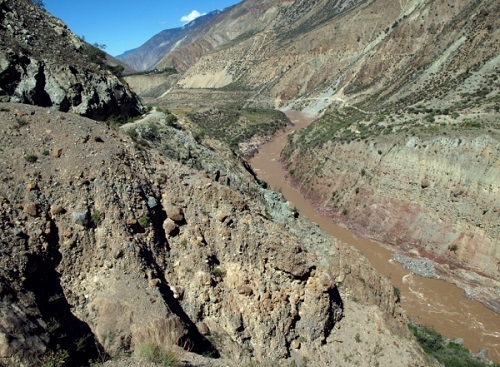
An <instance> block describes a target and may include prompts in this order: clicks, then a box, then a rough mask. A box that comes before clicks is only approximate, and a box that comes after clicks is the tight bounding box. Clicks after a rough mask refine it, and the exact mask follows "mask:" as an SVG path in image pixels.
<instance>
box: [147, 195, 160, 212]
mask: <svg viewBox="0 0 500 367" xmlns="http://www.w3.org/2000/svg"><path fill="white" fill-rule="evenodd" d="M157 206H158V201H157V200H156V199H155V198H154V197H152V196H150V197H148V207H149V208H150V209H153V208H156V207H157Z"/></svg>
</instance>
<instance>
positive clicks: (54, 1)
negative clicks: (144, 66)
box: [44, 0, 241, 56]
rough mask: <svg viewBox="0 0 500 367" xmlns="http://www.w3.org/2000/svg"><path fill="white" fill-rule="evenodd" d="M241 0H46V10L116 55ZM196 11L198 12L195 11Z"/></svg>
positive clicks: (79, 33)
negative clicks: (160, 33) (184, 22)
mask: <svg viewBox="0 0 500 367" xmlns="http://www.w3.org/2000/svg"><path fill="white" fill-rule="evenodd" d="M240 1H241V0H215V1H204V0H185V1H182V0H179V1H173V0H143V1H138V0H79V1H75V0H44V4H45V9H47V11H48V12H49V13H51V14H53V15H55V16H56V17H58V18H60V19H61V20H62V21H63V22H64V23H66V24H67V25H68V27H69V28H70V29H71V30H72V31H73V32H74V33H76V34H77V35H79V36H85V40H86V41H87V42H89V43H95V42H98V43H100V44H105V45H106V46H107V48H106V52H108V53H109V54H111V55H113V56H116V55H119V54H121V53H123V52H124V51H127V50H130V49H133V48H136V47H138V46H140V45H142V44H143V43H144V42H146V41H147V40H148V39H150V38H151V37H152V36H154V35H155V34H157V33H159V32H161V31H162V30H164V29H169V28H176V27H181V26H182V25H183V22H181V18H183V17H184V18H183V20H184V21H187V20H188V19H192V17H193V16H195V15H197V14H204V13H207V12H210V11H212V10H217V9H221V10H222V9H224V8H226V7H228V6H231V5H234V4H236V3H239V2H240ZM193 11H194V12H193Z"/></svg>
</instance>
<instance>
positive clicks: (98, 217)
mask: <svg viewBox="0 0 500 367" xmlns="http://www.w3.org/2000/svg"><path fill="white" fill-rule="evenodd" d="M103 218H104V214H103V213H101V212H100V211H99V210H97V209H95V210H94V211H93V212H92V214H91V215H90V220H91V221H92V223H93V224H94V226H96V227H97V226H98V225H100V224H101V223H102V220H103Z"/></svg>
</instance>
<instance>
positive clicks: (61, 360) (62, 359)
mask: <svg viewBox="0 0 500 367" xmlns="http://www.w3.org/2000/svg"><path fill="white" fill-rule="evenodd" d="M68 359H69V353H68V351H67V350H61V349H60V350H57V351H54V352H49V353H46V354H44V355H43V356H42V357H40V359H39V361H38V366H40V367H63V366H65V365H66V363H67V362H68Z"/></svg>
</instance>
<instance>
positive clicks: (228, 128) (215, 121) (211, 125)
mask: <svg viewBox="0 0 500 367" xmlns="http://www.w3.org/2000/svg"><path fill="white" fill-rule="evenodd" d="M187 117H188V118H189V119H190V120H191V121H192V122H193V123H195V124H196V125H197V126H198V127H199V128H200V130H201V131H203V132H204V134H206V135H208V136H210V137H212V138H215V139H217V140H220V141H223V142H225V143H226V144H228V145H229V146H230V147H231V148H232V149H233V150H234V151H239V144H240V143H242V142H245V141H248V140H249V139H251V138H252V137H253V136H255V135H259V136H268V135H272V134H274V133H275V132H276V131H277V130H278V129H280V128H282V127H284V126H285V125H286V124H287V123H288V119H287V117H286V116H285V115H284V114H283V113H282V112H280V111H276V110H270V109H257V108H243V109H230V108H229V109H224V110H210V111H208V112H198V113H196V112H195V113H189V114H188V115H187Z"/></svg>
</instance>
